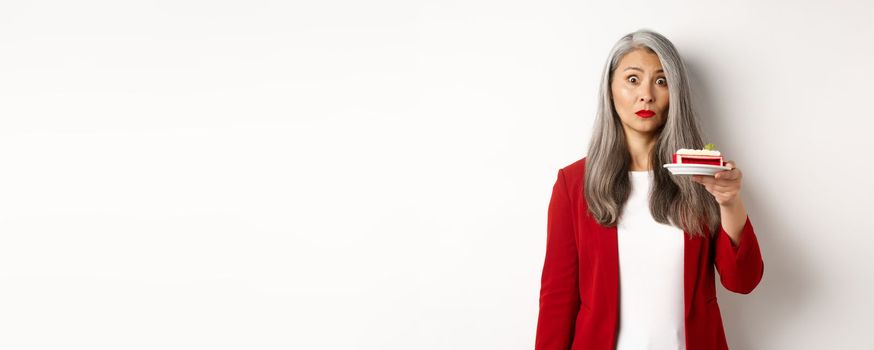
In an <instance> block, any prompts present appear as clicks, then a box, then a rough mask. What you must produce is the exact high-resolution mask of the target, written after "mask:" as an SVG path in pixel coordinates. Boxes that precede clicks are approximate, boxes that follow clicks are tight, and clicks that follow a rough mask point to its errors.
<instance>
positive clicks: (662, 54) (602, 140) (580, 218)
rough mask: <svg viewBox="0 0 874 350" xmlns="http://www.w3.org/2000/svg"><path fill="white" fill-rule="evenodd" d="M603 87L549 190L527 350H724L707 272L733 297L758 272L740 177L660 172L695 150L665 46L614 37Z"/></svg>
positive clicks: (642, 35) (647, 38) (672, 57)
mask: <svg viewBox="0 0 874 350" xmlns="http://www.w3.org/2000/svg"><path fill="white" fill-rule="evenodd" d="M601 79H602V81H601V90H600V99H599V106H598V113H597V116H596V120H595V127H594V130H593V136H592V139H591V143H590V146H589V151H588V154H587V156H586V157H584V158H583V159H580V160H578V161H576V162H574V163H572V164H570V165H568V166H566V167H564V168H561V169H560V170H559V171H558V178H557V180H556V182H555V185H554V186H553V189H552V198H551V200H550V203H549V210H548V221H547V244H546V258H545V261H544V264H543V275H542V278H541V290H540V314H539V317H538V323H537V335H536V346H535V348H536V349H537V350H547V349H605V350H606V349H634V350H640V349H672V350H675V349H687V350H714V349H728V345H727V343H726V340H725V334H724V329H723V326H722V317H721V314H720V310H719V305H718V303H717V301H716V287H715V282H714V280H715V279H714V267H715V269H716V270H717V271H718V272H719V277H720V281H721V282H722V285H723V286H724V287H725V288H726V289H728V290H730V291H733V292H736V293H742V294H747V293H750V292H751V291H752V290H753V289H754V288H755V287H756V286H757V285H758V284H759V281H760V280H761V278H762V273H763V267H764V264H763V262H762V257H761V253H760V250H759V245H758V241H757V239H756V235H755V232H754V231H753V227H752V224H751V223H750V220H749V217H748V216H747V213H746V209H745V208H744V205H743V201H742V200H741V196H740V190H741V181H742V178H743V176H742V174H741V171H740V169H738V168H737V167H736V166H735V163H734V162H732V161H729V162H727V166H728V167H729V168H730V170H727V171H721V172H718V173H716V174H715V176H700V175H695V176H691V177H689V176H674V175H672V174H671V173H670V172H669V171H668V170H667V169H665V168H664V167H663V166H662V165H663V164H666V163H670V162H671V155H672V154H673V152H675V151H676V150H678V149H681V148H696V149H701V148H703V146H704V142H703V141H702V139H701V136H700V132H699V129H698V125H697V122H696V120H695V117H694V115H693V113H692V107H691V103H690V102H691V101H690V93H689V85H688V79H687V77H686V71H685V67H684V65H683V62H682V60H681V59H680V56H679V54H678V53H677V50H676V49H675V48H674V46H673V44H671V42H670V41H668V40H667V39H666V38H665V37H663V36H662V35H660V34H658V33H655V32H652V31H648V30H639V31H637V32H634V33H631V34H628V35H626V36H624V37H622V38H621V39H620V40H619V42H618V43H617V44H616V45H615V46H614V47H613V49H612V50H611V52H610V57H609V59H608V61H607V64H606V66H605V69H604V73H603V75H602V78H601Z"/></svg>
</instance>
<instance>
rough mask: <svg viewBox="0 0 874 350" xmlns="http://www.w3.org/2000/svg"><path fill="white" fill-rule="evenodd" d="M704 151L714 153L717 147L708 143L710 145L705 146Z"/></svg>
mask: <svg viewBox="0 0 874 350" xmlns="http://www.w3.org/2000/svg"><path fill="white" fill-rule="evenodd" d="M704 149H706V150H708V151H712V150H715V149H716V145H714V144H712V143H708V144H706V145H704Z"/></svg>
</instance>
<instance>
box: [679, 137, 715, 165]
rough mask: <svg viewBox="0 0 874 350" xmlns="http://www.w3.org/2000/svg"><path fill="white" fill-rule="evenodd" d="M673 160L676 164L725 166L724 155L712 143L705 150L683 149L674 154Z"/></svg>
mask: <svg viewBox="0 0 874 350" xmlns="http://www.w3.org/2000/svg"><path fill="white" fill-rule="evenodd" d="M671 160H672V161H673V162H674V164H703V165H715V166H724V165H725V162H724V161H723V160H722V155H721V154H720V153H719V151H717V150H716V145H714V144H712V143H708V144H707V145H706V146H704V149H687V148H681V149H679V150H677V152H676V153H674V154H673V156H672V157H671Z"/></svg>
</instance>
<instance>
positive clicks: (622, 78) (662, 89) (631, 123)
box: [610, 49, 668, 138]
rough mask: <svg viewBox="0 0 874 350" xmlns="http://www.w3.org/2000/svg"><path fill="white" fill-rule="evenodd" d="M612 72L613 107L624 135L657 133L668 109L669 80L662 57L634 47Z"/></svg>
mask: <svg viewBox="0 0 874 350" xmlns="http://www.w3.org/2000/svg"><path fill="white" fill-rule="evenodd" d="M612 74H613V82H612V83H611V86H610V89H611V91H612V92H613V107H614V108H615V109H616V112H617V113H618V114H619V119H621V120H622V127H623V128H624V129H625V134H626V135H629V136H634V135H636V136H644V137H647V138H650V137H653V136H655V134H656V133H657V132H658V131H659V129H660V128H661V127H662V126H663V125H664V124H665V121H667V112H668V81H667V78H666V76H665V73H664V71H662V64H661V62H659V57H658V56H657V55H656V54H654V53H652V52H650V51H649V50H647V49H636V50H633V51H631V52H629V53H627V54H625V57H622V59H621V60H620V61H619V65H618V66H617V68H616V70H614V71H613V73H612ZM640 111H643V112H640ZM646 111H652V112H653V113H650V114H651V115H647V112H646ZM638 113H640V114H638Z"/></svg>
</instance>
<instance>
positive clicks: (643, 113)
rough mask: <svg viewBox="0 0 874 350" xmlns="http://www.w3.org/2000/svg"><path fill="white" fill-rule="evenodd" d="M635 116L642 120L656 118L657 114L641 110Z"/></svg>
mask: <svg viewBox="0 0 874 350" xmlns="http://www.w3.org/2000/svg"><path fill="white" fill-rule="evenodd" d="M635 114H637V115H638V116H640V117H641V118H649V117H652V116H654V115H655V112H653V111H651V110H648V109H641V110H639V111H637V113H635Z"/></svg>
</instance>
